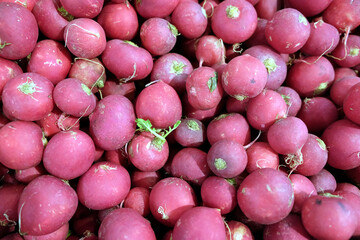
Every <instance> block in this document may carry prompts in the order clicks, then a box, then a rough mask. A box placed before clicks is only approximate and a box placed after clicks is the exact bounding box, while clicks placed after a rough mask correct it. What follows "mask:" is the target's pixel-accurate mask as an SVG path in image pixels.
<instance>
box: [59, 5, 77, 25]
mask: <svg viewBox="0 0 360 240" xmlns="http://www.w3.org/2000/svg"><path fill="white" fill-rule="evenodd" d="M57 10H58V12H59V13H60V15H61V16H63V17H64V18H65V19H66V20H68V21H69V22H70V21H72V20H74V16H73V15H71V14H70V13H69V12H68V11H66V10H65V8H64V7H59V8H58V9H57Z"/></svg>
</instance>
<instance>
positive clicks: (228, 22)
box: [211, 0, 257, 44]
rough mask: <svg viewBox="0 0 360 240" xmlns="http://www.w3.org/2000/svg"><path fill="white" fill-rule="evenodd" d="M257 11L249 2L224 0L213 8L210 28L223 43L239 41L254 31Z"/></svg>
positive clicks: (247, 37) (248, 36)
mask: <svg viewBox="0 0 360 240" xmlns="http://www.w3.org/2000/svg"><path fill="white" fill-rule="evenodd" d="M256 25H257V13H256V10H255V8H254V7H253V6H252V5H251V3H249V2H247V1H245V0H241V1H236V0H225V1H223V2H221V3H220V4H219V5H218V6H217V7H216V8H215V10H214V15H213V16H212V17H211V29H212V30H213V32H214V34H215V35H216V36H217V37H218V38H221V39H222V40H223V41H224V42H225V43H228V44H234V43H241V42H244V41H245V40H247V39H249V38H250V36H251V35H252V34H253V33H254V32H255V29H256Z"/></svg>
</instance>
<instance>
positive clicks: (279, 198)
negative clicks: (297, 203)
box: [237, 168, 294, 224]
mask: <svg viewBox="0 0 360 240" xmlns="http://www.w3.org/2000/svg"><path fill="white" fill-rule="evenodd" d="M264 199H266V201H264ZM237 200H238V204H239V206H240V209H241V210H242V211H243V213H244V214H245V215H246V216H247V217H248V218H249V219H251V220H253V221H255V222H257V223H261V224H273V223H276V222H279V221H281V220H282V219H284V218H285V217H286V216H287V215H288V214H289V213H290V212H291V209H292V207H293V205H294V190H293V187H292V185H291V182H290V180H289V179H288V178H287V176H286V175H285V174H284V173H282V172H280V171H278V170H275V169H272V168H262V169H258V170H255V171H253V172H252V173H250V174H249V175H248V176H247V177H245V179H244V180H243V181H242V183H241V184H240V187H239V189H238V192H237Z"/></svg>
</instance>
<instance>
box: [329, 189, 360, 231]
mask: <svg viewBox="0 0 360 240" xmlns="http://www.w3.org/2000/svg"><path fill="white" fill-rule="evenodd" d="M355 188H356V189H357V190H359V189H358V188H357V187H355ZM335 194H336V195H339V196H340V197H342V198H343V199H345V200H346V201H347V202H348V203H349V204H350V205H351V207H352V209H353V211H354V212H355V214H356V215H357V219H358V224H357V227H356V229H355V232H354V234H353V236H359V235H360V223H359V219H360V196H359V195H357V194H356V193H353V192H348V191H336V192H335Z"/></svg>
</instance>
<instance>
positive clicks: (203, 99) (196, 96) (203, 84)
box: [186, 67, 223, 110]
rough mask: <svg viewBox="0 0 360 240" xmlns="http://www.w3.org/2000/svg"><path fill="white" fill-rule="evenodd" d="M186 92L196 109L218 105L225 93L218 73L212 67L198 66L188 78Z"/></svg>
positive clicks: (206, 108)
mask: <svg viewBox="0 0 360 240" xmlns="http://www.w3.org/2000/svg"><path fill="white" fill-rule="evenodd" d="M186 92H187V96H188V100H189V103H190V104H191V106H193V107H194V108H195V109H199V110H209V109H211V108H214V107H216V106H217V105H218V104H219V103H220V101H221V98H222V95H223V89H222V87H221V85H220V84H219V79H218V73H217V72H216V71H215V69H213V68H211V67H199V68H196V69H195V70H194V71H192V73H191V74H190V75H189V76H188V78H187V79H186Z"/></svg>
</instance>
